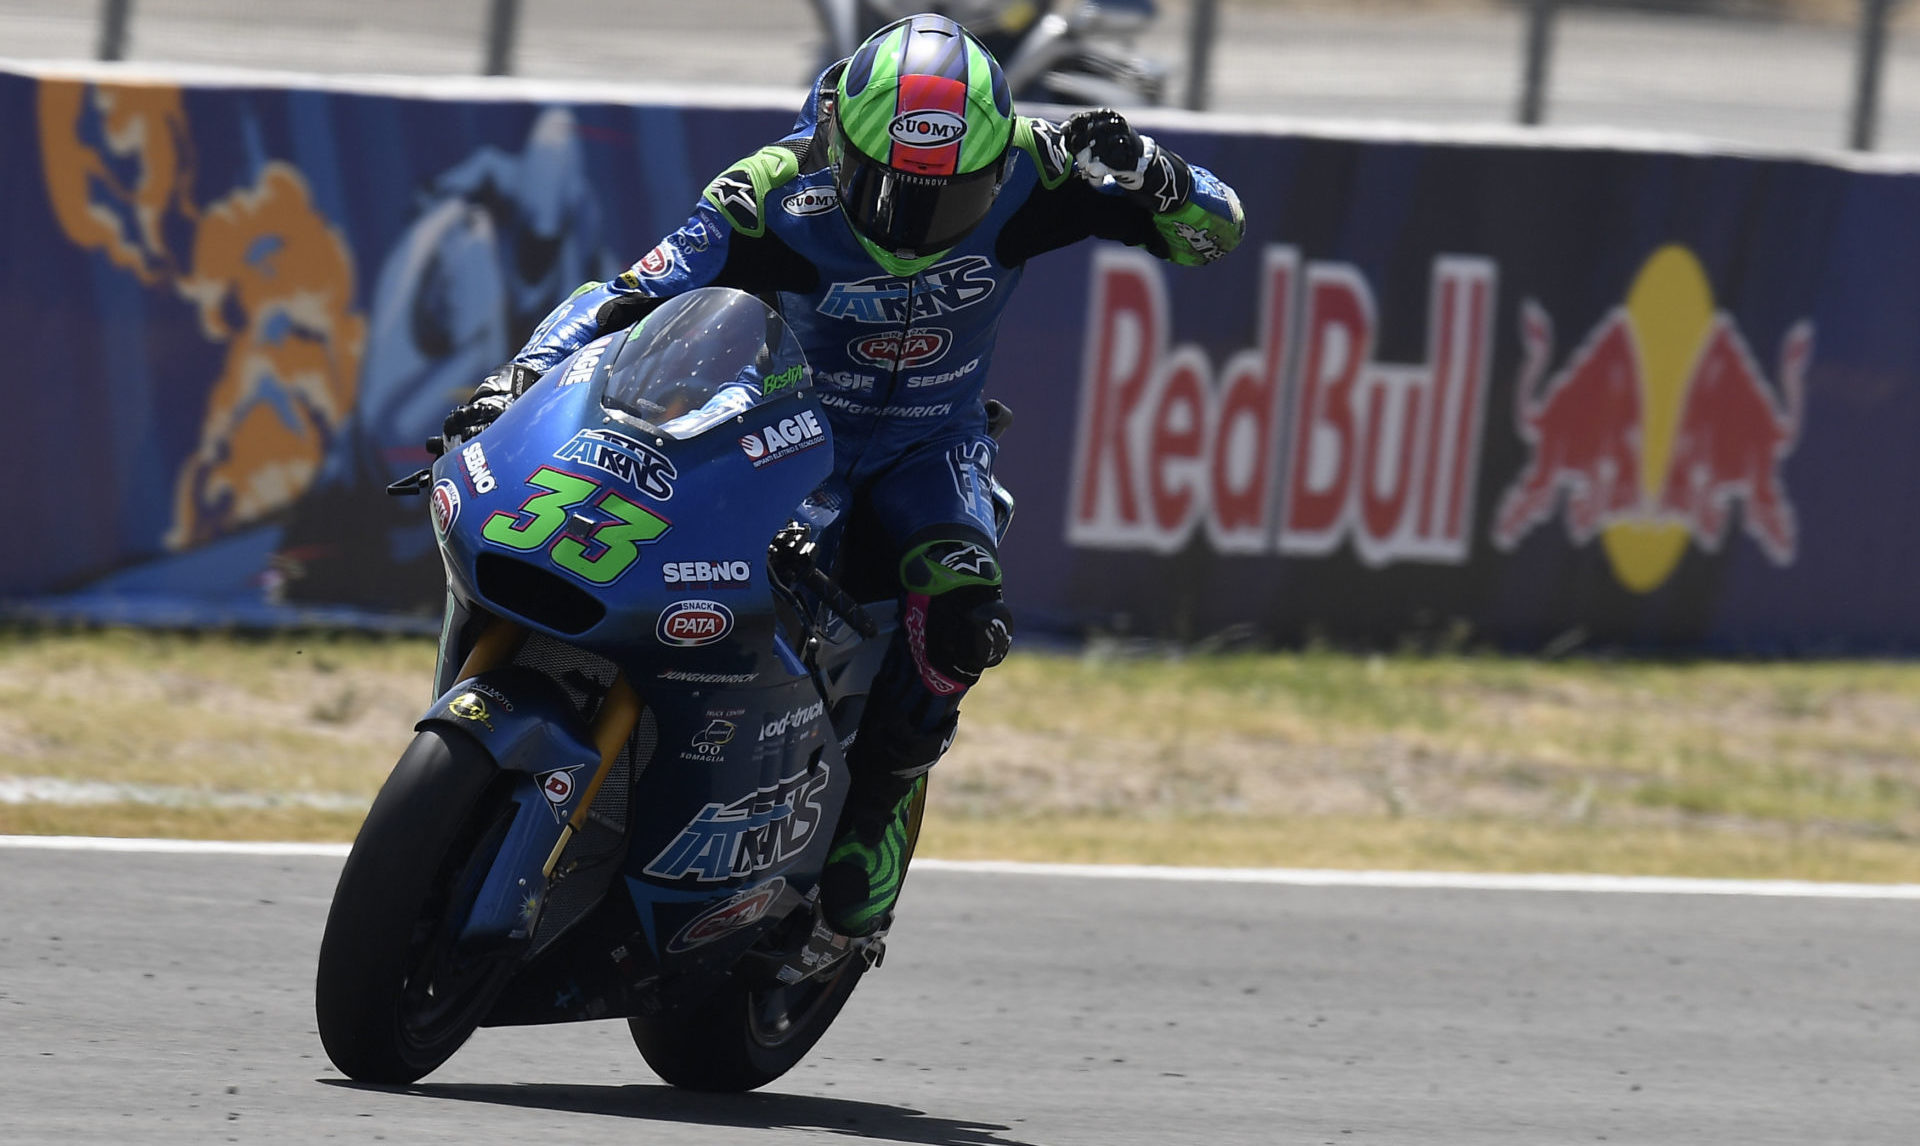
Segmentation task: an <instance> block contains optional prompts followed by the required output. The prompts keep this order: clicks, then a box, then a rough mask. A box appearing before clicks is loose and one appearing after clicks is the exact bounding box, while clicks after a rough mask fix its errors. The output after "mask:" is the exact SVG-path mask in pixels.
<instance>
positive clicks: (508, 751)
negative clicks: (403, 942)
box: [414, 666, 600, 945]
mask: <svg viewBox="0 0 1920 1146" xmlns="http://www.w3.org/2000/svg"><path fill="white" fill-rule="evenodd" d="M414 727H415V728H416V729H426V728H433V727H441V728H457V729H459V730H460V731H462V732H464V733H466V734H467V735H468V736H471V737H472V738H473V739H474V740H476V741H478V742H479V743H480V746H481V747H482V748H483V749H485V750H486V752H487V754H488V755H490V756H492V757H493V760H494V762H495V763H496V764H498V765H499V766H500V767H501V768H502V769H505V770H507V771H510V772H521V773H525V774H526V775H525V776H524V777H523V778H521V779H519V780H516V782H515V788H514V793H513V799H514V801H515V803H516V804H518V806H519V807H518V810H517V811H516V812H515V814H514V818H513V822H512V824H511V825H510V826H509V827H508V828H507V831H506V835H505V837H504V838H503V839H502V840H501V841H500V845H499V851H498V852H497V853H496V855H495V857H494V859H493V862H492V864H491V866H490V867H489V869H488V871H487V876H486V880H485V882H484V883H483V884H482V885H481V887H480V890H479V892H478V894H477V895H476V896H475V897H474V901H473V905H472V907H471V909H470V911H469V913H468V916H467V919H466V922H465V924H464V925H463V926H462V928H461V931H460V941H461V942H462V943H479V944H483V945H484V944H488V943H492V942H497V941H500V940H507V941H524V940H527V939H530V938H531V937H532V935H533V933H534V929H535V928H536V927H537V926H538V925H539V921H540V912H541V910H542V909H543V908H544V907H545V906H546V899H547V894H546V893H547V879H546V876H545V874H544V868H545V861H546V859H547V857H548V856H550V855H551V854H552V853H553V849H554V846H555V845H556V844H557V843H558V842H559V839H560V834H561V829H562V827H563V826H564V825H565V823H566V820H567V816H568V814H569V813H570V812H572V811H573V808H574V806H575V801H576V800H578V799H579V798H580V794H581V791H582V789H583V788H584V787H585V786H586V785H585V783H584V781H585V780H586V778H587V777H590V776H592V775H593V773H594V772H595V770H596V769H597V767H598V765H599V763H600V753H599V752H598V751H597V750H595V749H594V747H593V737H592V734H591V733H590V731H589V729H588V727H587V722H586V721H585V720H583V719H582V718H581V716H580V713H579V712H578V711H576V710H575V709H574V707H573V702H572V701H570V700H568V699H567V694H566V693H565V692H563V691H561V689H560V686H559V685H557V684H555V683H554V682H553V681H552V680H551V679H549V678H548V677H546V676H544V675H543V674H541V673H538V672H535V671H534V670H533V669H530V668H525V667H520V666H511V667H508V668H500V669H490V670H488V671H487V672H483V673H481V674H479V675H478V676H474V677H470V678H468V679H466V680H463V681H461V682H459V683H458V684H456V685H454V686H453V687H452V688H450V689H448V690H447V692H446V695H444V696H442V697H441V698H440V699H439V700H437V701H435V702H434V703H433V707H431V708H429V709H427V712H426V715H425V716H422V717H421V718H420V722H419V723H418V724H416V725H415V726H414ZM583 773H584V775H583Z"/></svg>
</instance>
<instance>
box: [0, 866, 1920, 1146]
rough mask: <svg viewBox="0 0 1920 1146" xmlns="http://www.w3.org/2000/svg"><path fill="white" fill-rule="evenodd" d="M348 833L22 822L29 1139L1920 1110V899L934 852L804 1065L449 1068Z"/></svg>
mask: <svg viewBox="0 0 1920 1146" xmlns="http://www.w3.org/2000/svg"><path fill="white" fill-rule="evenodd" d="M338 868H339V860H338V859H336V858H326V857H309V856H240V855H169V854H103V853H96V852H75V851H55V850H20V849H11V848H10V849H0V1141H5V1142H7V1143H11V1144H38V1143H61V1144H74V1143H116V1144H128V1143H139V1144H162V1143H194V1144H200V1143H219V1142H270V1143H276V1144H287V1143H305V1142H326V1141H339V1142H374V1141H382V1140H384V1141H387V1142H396V1143H428V1142H460V1143H479V1142H511V1143H539V1144H542V1146H545V1144H549V1143H576V1142H577V1143H588V1142H591V1143H604V1142H634V1143H648V1144H671V1146H678V1144H682V1143H699V1144H705V1143H726V1144H739V1143H745V1144H752V1143H787V1142H820V1141H832V1140H839V1139H841V1138H846V1137H851V1138H864V1139H869V1140H874V1141H883V1142H904V1143H921V1144H930V1146H1015V1144H1029V1146H1039V1144H1049V1146H1059V1144H1075V1143H1079V1144H1101V1146H1119V1144H1133V1143H1140V1144H1153V1146H1164V1144H1168V1143H1188V1142H1195V1143H1199V1142H1205V1143H1337V1144H1340V1146H1346V1144H1349V1143H1354V1144H1358V1143H1406V1144H1416V1143H1417V1144H1420V1146H1438V1144H1448V1143H1515V1144H1520V1143H1525V1144H1529V1146H1540V1144H1548V1143H1572V1142H1602V1141H1604V1142H1609V1143H1623V1142H1624V1143H1650V1144H1651V1143H1661V1144H1700V1143H1728V1144H1735V1143H1738V1144H1742V1146H1754V1144H1760V1143H1782V1144H1792V1146H1810V1144H1827V1143H1887V1144H1890V1146H1891V1144H1900V1146H1909V1144H1911V1143H1912V1142H1914V1141H1915V1140H1916V1128H1917V1127H1920V1003H1916V998H1915V995H1916V982H1917V981H1920V975H1916V972H1920V901H1915V900H1911V899H1909V900H1905V901H1886V900H1828V899H1808V898H1773V897H1746V896H1742V897H1731V896H1718V895H1660V894H1610V895H1601V894H1591V893H1569V892H1558V893H1546V892H1521V891H1462V890H1433V889H1424V890H1410V889H1388V888H1356V887H1286V886H1260V885H1244V884H1226V883H1205V882H1190V883H1174V882H1163V881H1141V880H1129V879H1105V880H1089V879H1073V878H1062V877H1053V876H1038V875H1008V874H983V873H977V872H957V871H921V872H917V873H916V874H915V877H914V878H913V880H912V882H911V883H910V884H909V888H908V894H907V898H906V899H905V901H904V902H903V906H902V911H901V915H902V918H901V921H900V925H899V927H898V929H897V931H896V933H895V937H894V940H893V942H892V944H891V947H890V950H889V953H888V957H887V961H886V964H885V965H884V967H882V968H881V969H880V970H879V971H878V972H876V973H875V974H874V975H872V976H871V977H870V978H869V979H868V980H867V982H866V983H864V984H863V985H862V987H861V989H860V991H859V992H858V993H857V994H856V995H855V996H854V999H853V1001H852V1003H851V1004H850V1005H849V1007H848V1010H847V1011H846V1013H845V1014H844V1015H843V1016H842V1019H841V1021H840V1022H839V1024H838V1025H837V1026H836V1027H835V1028H834V1030H833V1031H832V1032H830V1033H829V1034H828V1036H827V1038H826V1039H825V1040H824V1041H823V1042H822V1043H821V1045H820V1046H819V1047H818V1048H817V1049H816V1050H815V1052H814V1054H813V1055H812V1056H811V1058H810V1059H808V1060H807V1061H806V1062H805V1063H803V1064H802V1065H801V1066H800V1067H799V1068H798V1069H796V1070H795V1071H794V1072H792V1073H791V1074H789V1075H788V1076H787V1077H786V1078H785V1079H783V1080H781V1081H780V1082H778V1083H775V1084H774V1085H773V1086H772V1087H771V1088H769V1089H768V1090H767V1091H765V1092H762V1093H759V1094H755V1095H749V1096H740V1097H713V1096H702V1095H690V1094H683V1093H679V1092H676V1091H673V1090H671V1089H669V1088H667V1087H666V1086H664V1085H663V1084H661V1083H660V1082H659V1081H658V1080H657V1079H655V1078H654V1077H653V1076H652V1075H651V1074H650V1073H649V1072H648V1071H647V1070H646V1068H645V1067H644V1065H643V1064H642V1063H641V1061H640V1059H639V1057H638V1055H637V1054H636V1052H635V1051H634V1050H633V1047H632V1045H631V1043H630V1042H629V1041H628V1038H627V1034H626V1028H625V1025H624V1024H622V1023H618V1022H603V1023H596V1024H585V1025H578V1026H568V1027H547V1028H532V1029H529V1028H517V1029H506V1030H488V1031H482V1032H480V1034H479V1035H477V1036H476V1037H475V1039H474V1040H473V1041H472V1042H471V1043H470V1044H469V1045H468V1046H467V1047H466V1048H465V1049H464V1050H462V1051H461V1052H460V1053H459V1054H458V1055H456V1056H455V1057H454V1058H453V1060H452V1061H451V1062H450V1063H448V1064H447V1065H446V1066H445V1067H443V1068H442V1069H441V1070H439V1071H438V1072H436V1073H435V1074H433V1075H431V1076H429V1077H428V1079H426V1080H425V1081H424V1082H423V1083H422V1084H420V1085H418V1086H415V1087H411V1088H406V1089H375V1088H364V1087H358V1086H354V1085H350V1084H347V1083H344V1082H343V1081H342V1079H341V1077H340V1076H339V1075H338V1074H337V1073H336V1072H335V1071H334V1070H333V1069H332V1068H331V1066H330V1065H329V1064H328V1062H327V1060H326V1056H325V1054H324V1052H323V1051H322V1049H321V1047H320V1043H319V1039H318V1037H317V1035H316V1034H315V1031H314V1020H313V1013H312V980H313V966H314V954H315V950H316V947H317V944H318V942H319V937H320V932H321V928H322V924H323V920H324V916H325V912H326V908H327V903H328V897H329V894H330V892H331V890H332V886H333V882H334V879H335V877H336V874H337V872H338Z"/></svg>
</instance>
